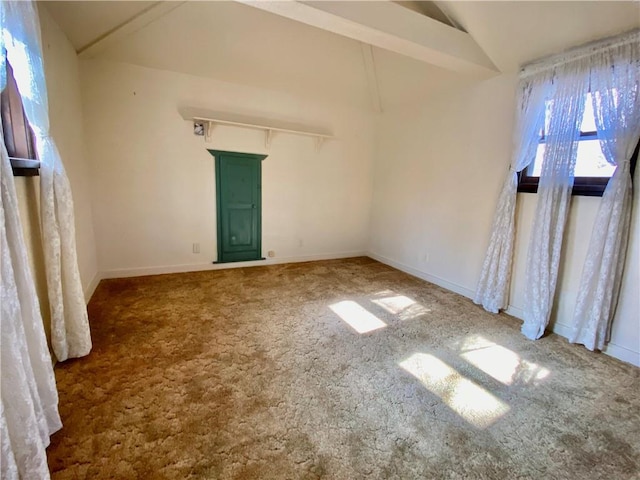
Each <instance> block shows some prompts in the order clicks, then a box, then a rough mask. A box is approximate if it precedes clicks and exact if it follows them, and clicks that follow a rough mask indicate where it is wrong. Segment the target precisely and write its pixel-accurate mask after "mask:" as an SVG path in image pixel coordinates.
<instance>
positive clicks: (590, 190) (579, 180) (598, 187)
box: [518, 132, 640, 197]
mask: <svg viewBox="0 0 640 480" xmlns="http://www.w3.org/2000/svg"><path fill="white" fill-rule="evenodd" d="M594 133H595V132H585V133H581V134H580V137H581V138H594V135H593V134H594ZM595 138H597V134H596V135H595ZM540 143H544V137H543V138H542V139H541V141H540ZM639 150H640V139H639V141H638V144H637V145H636V149H635V150H634V152H633V155H631V178H633V175H634V173H635V170H636V164H637V163H638V151H639ZM528 169H529V167H527V168H525V169H524V170H522V171H521V172H519V173H518V192H522V193H538V182H539V181H540V177H533V176H530V175H528V174H527V170H528ZM608 183H609V178H608V177H574V180H573V190H572V191H571V194H572V195H581V196H586V197H601V196H602V195H603V193H604V189H605V188H606V187H607V184H608Z"/></svg>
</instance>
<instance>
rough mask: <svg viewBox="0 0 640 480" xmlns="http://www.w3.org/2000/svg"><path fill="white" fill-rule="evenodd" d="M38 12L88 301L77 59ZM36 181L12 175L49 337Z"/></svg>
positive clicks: (90, 249) (88, 236) (89, 260)
mask: <svg viewBox="0 0 640 480" xmlns="http://www.w3.org/2000/svg"><path fill="white" fill-rule="evenodd" d="M39 14H40V24H41V30H42V45H43V56H44V67H45V75H46V79H47V89H48V94H49V120H50V125H51V133H52V135H53V137H54V138H55V140H56V143H57V146H58V149H59V151H60V155H61V157H62V161H63V163H64V165H65V169H66V171H67V175H68V176H69V181H70V183H71V190H72V194H73V199H74V204H75V229H76V243H77V250H78V267H79V269H80V277H81V280H82V287H83V289H84V292H85V298H86V300H87V301H89V299H90V297H91V294H92V293H93V290H94V288H95V286H96V284H97V272H98V264H97V257H96V248H95V238H94V234H93V220H92V215H91V200H90V188H89V176H90V175H89V168H88V164H87V162H86V156H85V152H84V142H83V121H82V104H81V96H80V81H79V71H78V59H77V56H76V53H75V50H74V49H73V47H72V46H71V44H70V43H69V41H68V40H67V38H66V37H65V35H64V33H62V31H61V30H60V29H59V27H58V26H57V25H56V23H55V22H54V21H53V20H52V19H51V17H50V16H49V14H48V12H47V11H46V9H44V8H40V9H39ZM39 182H40V179H39V177H15V183H16V190H17V194H18V202H19V207H20V217H21V220H22V225H23V230H24V233H25V242H26V244H27V250H28V253H29V260H30V263H31V269H32V271H33V273H34V277H35V282H36V290H37V293H38V297H39V299H40V306H41V310H42V315H43V319H44V321H45V329H46V330H47V333H48V331H49V317H50V315H49V301H48V298H47V285H46V276H45V271H44V256H43V252H42V236H41V231H40V217H39V185H40V183H39Z"/></svg>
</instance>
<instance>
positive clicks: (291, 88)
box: [46, 1, 640, 110]
mask: <svg viewBox="0 0 640 480" xmlns="http://www.w3.org/2000/svg"><path fill="white" fill-rule="evenodd" d="M154 3H156V2H94V1H88V2H46V8H47V9H48V10H49V12H50V13H51V15H52V16H53V17H54V19H55V20H56V22H57V23H58V25H60V27H61V28H62V30H63V31H64V32H65V33H66V35H67V37H68V38H69V39H70V41H71V42H72V44H73V45H74V47H75V48H76V50H81V49H82V48H84V47H86V46H87V45H88V44H91V43H92V42H93V41H95V40H96V39H99V38H100V37H102V36H103V35H105V34H108V33H109V32H110V31H112V30H113V29H114V28H116V27H118V26H119V25H121V24H122V23H124V22H127V21H128V20H129V19H131V18H134V17H136V16H138V15H142V14H144V12H145V11H146V10H147V9H149V8H150V7H152V6H153V4H154ZM409 3H410V4H411V5H410V6H411V8H412V9H413V10H414V11H419V10H422V11H424V12H428V11H435V12H436V13H437V12H438V9H435V10H434V6H433V2H409ZM421 4H422V5H421ZM436 4H437V7H439V10H442V12H444V13H445V14H446V15H447V16H448V17H449V19H450V20H451V22H448V23H453V24H455V25H459V26H460V27H461V28H463V29H464V30H466V31H467V32H468V33H469V34H470V35H471V36H472V37H473V38H474V39H475V40H476V42H477V43H478V44H479V45H480V47H482V49H483V50H484V51H485V52H486V53H487V55H488V56H489V57H490V58H491V59H492V60H493V62H494V63H495V64H496V65H497V66H498V68H499V69H500V70H501V71H503V72H513V71H516V70H517V68H518V66H519V65H520V64H522V63H525V62H527V61H530V60H533V59H535V58H538V57H541V56H544V55H548V54H552V53H556V52H559V51H562V50H564V49H567V48H570V47H572V46H575V45H579V44H581V43H584V42H586V41H590V40H594V39H597V38H601V37H605V36H608V35H612V34H615V33H619V32H623V31H626V30H629V29H631V28H633V27H638V26H640V3H639V2H458V1H453V2H436ZM176 5H178V4H177V3H176ZM373 56H374V61H375V70H376V73H377V82H378V87H379V92H380V98H381V104H382V108H383V110H391V109H394V108H397V107H400V106H403V105H406V104H409V103H413V102H416V101H419V100H420V99H421V98H424V97H426V96H429V95H434V94H438V92H440V91H442V90H443V89H446V88H449V87H450V86H451V85H455V84H463V83H467V82H470V81H471V80H470V79H469V78H465V76H464V75H460V74H456V73H453V72H450V71H447V70H443V69H440V68H437V67H435V66H432V65H429V64H426V63H423V62H420V61H418V60H413V59H410V58H407V57H404V56H402V55H399V54H396V53H393V52H390V51H386V50H382V49H379V48H376V47H374V48H373ZM96 58H99V59H106V60H112V61H119V62H126V63H132V64H137V65H142V66H146V67H150V68H158V69H164V70H170V71H176V72H182V73H187V74H192V75H199V76H204V77H211V78H216V79H219V80H223V81H229V82H234V83H240V84H246V85H252V86H258V87H263V88H267V89H274V90H278V91H286V92H289V93H291V94H293V95H302V96H305V97H313V98H318V99H322V100H327V101H334V102H339V103H343V104H347V105H352V106H354V107H358V108H364V109H371V108H372V105H371V100H370V96H369V90H368V88H369V87H368V83H367V82H368V81H367V75H366V71H365V65H364V60H363V55H362V47H361V44H360V42H358V41H355V40H351V39H348V38H345V37H341V36H339V35H336V34H333V33H330V32H327V31H324V30H321V29H318V28H315V27H311V26H308V25H304V24H301V23H298V22H296V21H294V20H290V19H287V18H283V17H279V16H277V15H273V14H271V13H268V12H264V11H261V10H258V9H254V8H251V7H249V6H246V5H242V4H239V3H235V2H229V1H227V2H220V1H215V2H206V1H194V2H185V3H183V4H180V5H179V6H178V7H177V8H175V9H174V10H171V11H170V12H169V13H167V14H166V15H164V16H162V17H161V18H159V19H155V20H154V21H151V22H150V23H148V24H143V25H140V27H139V29H137V31H135V32H133V33H131V34H129V35H127V36H125V37H124V38H122V39H120V40H119V41H117V42H115V43H114V44H113V45H111V46H110V47H109V48H107V49H105V50H104V51H102V52H100V54H99V55H98V56H97V57H96Z"/></svg>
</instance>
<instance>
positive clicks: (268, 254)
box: [267, 250, 276, 258]
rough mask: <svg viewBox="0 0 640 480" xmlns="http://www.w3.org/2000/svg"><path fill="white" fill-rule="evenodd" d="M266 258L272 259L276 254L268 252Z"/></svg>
mask: <svg viewBox="0 0 640 480" xmlns="http://www.w3.org/2000/svg"><path fill="white" fill-rule="evenodd" d="M267 256H268V257H269V258H273V257H275V256H276V252H274V251H273V250H269V251H268V252H267Z"/></svg>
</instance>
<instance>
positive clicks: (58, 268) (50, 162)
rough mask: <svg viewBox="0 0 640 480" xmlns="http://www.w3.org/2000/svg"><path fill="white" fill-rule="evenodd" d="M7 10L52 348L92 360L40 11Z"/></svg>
mask: <svg viewBox="0 0 640 480" xmlns="http://www.w3.org/2000/svg"><path fill="white" fill-rule="evenodd" d="M2 10H3V12H2V34H3V37H4V38H3V40H4V45H5V48H6V51H7V58H8V60H9V62H10V63H11V66H12V67H13V73H14V76H15V79H16V83H17V85H18V90H19V91H20V95H21V96H22V102H23V104H24V109H25V113H26V115H27V118H28V120H29V124H30V125H31V128H32V129H33V132H34V134H35V139H36V150H37V151H38V157H39V159H40V162H41V168H40V216H41V221H42V237H43V250H44V258H45V270H46V276H47V290H48V297H49V303H50V306H51V344H52V347H53V352H54V354H55V356H56V358H57V359H58V360H60V361H64V360H66V359H67V358H72V357H82V356H84V355H87V354H88V353H89V351H90V350H91V336H90V332H89V321H88V318H87V307H86V304H85V299H84V294H83V291H82V283H81V281H80V273H79V270H78V261H77V255H76V243H75V226H74V214H73V200H72V198H71V188H70V186H69V180H68V178H67V175H66V173H65V171H64V166H63V165H62V161H61V160H60V155H59V153H58V149H57V148H56V144H55V141H54V140H53V138H52V137H51V134H50V132H49V101H48V97H47V85H46V81H45V76H44V63H43V59H42V46H41V40H40V22H39V19H38V12H37V9H36V5H35V4H34V3H32V2H30V1H27V2H24V1H6V0H3V1H2Z"/></svg>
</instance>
